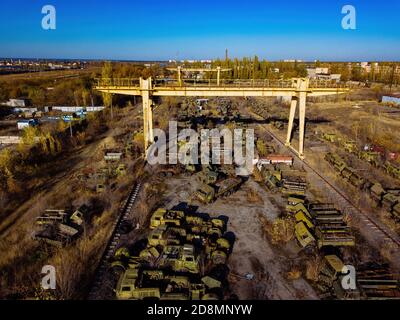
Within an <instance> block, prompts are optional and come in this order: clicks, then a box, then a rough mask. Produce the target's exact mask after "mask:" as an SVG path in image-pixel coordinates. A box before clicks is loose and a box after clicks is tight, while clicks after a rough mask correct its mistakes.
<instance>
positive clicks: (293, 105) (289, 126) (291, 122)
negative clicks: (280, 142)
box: [285, 97, 297, 147]
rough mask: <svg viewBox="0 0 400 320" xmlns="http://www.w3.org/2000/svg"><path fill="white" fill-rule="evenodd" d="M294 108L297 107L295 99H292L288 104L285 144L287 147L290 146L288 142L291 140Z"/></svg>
mask: <svg viewBox="0 0 400 320" xmlns="http://www.w3.org/2000/svg"><path fill="white" fill-rule="evenodd" d="M296 107H297V97H292V101H291V102H290V113H289V124H288V131H287V136H286V143H285V145H286V146H287V147H288V146H290V140H291V138H292V131H293V121H294V116H295V114H296Z"/></svg>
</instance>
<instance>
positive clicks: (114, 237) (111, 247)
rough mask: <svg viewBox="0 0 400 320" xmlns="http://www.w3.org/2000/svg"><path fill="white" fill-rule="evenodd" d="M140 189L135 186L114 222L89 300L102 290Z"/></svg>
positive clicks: (137, 185)
mask: <svg viewBox="0 0 400 320" xmlns="http://www.w3.org/2000/svg"><path fill="white" fill-rule="evenodd" d="M140 187H141V184H140V183H137V184H135V185H134V187H133V188H132V190H131V192H130V193H129V196H128V197H127V198H126V200H125V202H124V204H123V205H122V207H121V209H120V214H119V216H118V219H117V220H116V221H115V222H114V225H113V231H112V233H111V236H110V238H109V240H108V243H107V246H106V247H105V250H104V252H103V255H102V257H101V259H100V262H99V264H98V266H97V269H96V272H95V277H94V282H93V285H92V287H91V290H90V292H89V295H88V299H89V300H95V299H96V293H97V291H98V290H99V289H100V286H101V284H102V279H103V278H104V273H105V272H106V271H107V265H108V260H109V259H110V258H111V256H112V254H113V253H114V251H115V249H116V246H117V244H118V241H119V239H120V237H121V233H120V226H121V223H122V222H123V221H125V220H127V218H128V216H129V214H130V212H131V210H132V207H133V205H134V203H135V201H136V198H137V195H138V194H139V191H140Z"/></svg>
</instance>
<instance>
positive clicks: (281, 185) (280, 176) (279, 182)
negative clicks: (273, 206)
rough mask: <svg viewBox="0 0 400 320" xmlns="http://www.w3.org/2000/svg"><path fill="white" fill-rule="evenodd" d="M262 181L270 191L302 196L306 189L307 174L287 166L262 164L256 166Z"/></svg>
mask: <svg viewBox="0 0 400 320" xmlns="http://www.w3.org/2000/svg"><path fill="white" fill-rule="evenodd" d="M258 170H259V171H260V173H261V175H262V177H263V180H264V182H265V184H266V185H267V187H268V188H270V189H271V190H272V191H278V190H279V191H281V192H282V193H284V194H298V195H304V194H305V192H306V189H307V174H306V172H305V171H302V170H298V169H295V168H293V167H292V166H288V165H287V164H284V163H280V164H263V165H261V166H258Z"/></svg>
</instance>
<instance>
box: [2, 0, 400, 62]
mask: <svg viewBox="0 0 400 320" xmlns="http://www.w3.org/2000/svg"><path fill="white" fill-rule="evenodd" d="M46 4H51V5H53V6H54V7H55V8H56V10H57V16H56V17H57V28H56V30H44V29H42V27H41V20H42V17H43V15H42V13H41V9H42V7H43V6H44V5H46ZM346 4H351V5H353V6H354V7H355V9H356V22H357V28H356V30H345V29H343V28H342V26H341V20H342V18H343V16H344V15H343V14H342V13H341V9H342V7H343V6H344V5H346ZM399 9H400V2H399V1H397V0H389V1H381V2H379V1H367V0H355V1H350V2H347V1H346V2H344V1H337V0H332V1H325V2H323V1H317V0H309V1H307V2H306V3H302V2H298V1H296V2H295V1H286V2H276V1H266V0H264V1H261V0H254V1H252V2H243V1H235V0H231V1H226V0H223V1H209V0H204V1H192V2H188V1H181V0H174V1H152V2H150V3H145V2H143V1H141V2H139V1H127V0H115V1H113V2H111V1H107V2H106V1H101V2H99V1H95V0H87V1H79V2H78V1H76V0H70V1H61V0H55V1H46V2H44V1H29V0H15V1H10V0H4V1H3V2H2V10H1V12H0V56H3V57H4V58H19V57H20V58H33V59H35V58H44V59H82V60H85V59H86V60H103V59H106V60H140V61H154V60H158V61H165V60H169V59H175V60H183V59H185V60H200V59H215V58H224V57H225V49H226V48H228V50H229V56H230V57H232V58H233V57H238V58H241V57H244V56H247V57H249V56H254V55H257V56H258V57H259V58H260V59H267V60H273V61H278V60H284V59H298V60H304V61H314V60H316V59H318V60H321V61H399V60H400V22H399V21H400V19H399V18H398V14H399V12H400V10H399Z"/></svg>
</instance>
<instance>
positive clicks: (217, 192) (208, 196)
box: [195, 178, 243, 203]
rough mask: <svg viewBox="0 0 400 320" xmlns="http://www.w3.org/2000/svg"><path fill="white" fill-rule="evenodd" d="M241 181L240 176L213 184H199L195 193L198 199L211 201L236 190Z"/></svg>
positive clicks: (206, 201)
mask: <svg viewBox="0 0 400 320" xmlns="http://www.w3.org/2000/svg"><path fill="white" fill-rule="evenodd" d="M242 182H243V181H242V179H240V178H228V179H225V180H223V181H221V182H219V183H216V184H215V185H213V186H212V185H207V184H201V185H200V187H199V188H198V189H197V191H196V193H195V195H196V197H197V198H198V199H199V200H200V201H202V202H204V203H211V202H213V201H215V200H216V199H218V198H220V197H223V196H229V195H231V194H232V193H234V192H235V191H237V189H238V188H239V187H240V186H241V184H242Z"/></svg>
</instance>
